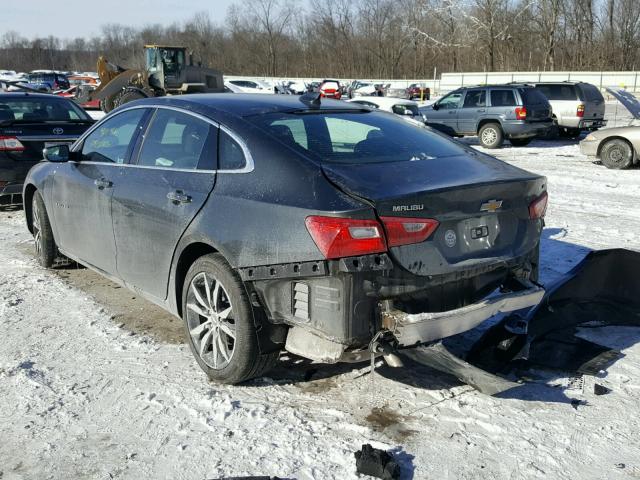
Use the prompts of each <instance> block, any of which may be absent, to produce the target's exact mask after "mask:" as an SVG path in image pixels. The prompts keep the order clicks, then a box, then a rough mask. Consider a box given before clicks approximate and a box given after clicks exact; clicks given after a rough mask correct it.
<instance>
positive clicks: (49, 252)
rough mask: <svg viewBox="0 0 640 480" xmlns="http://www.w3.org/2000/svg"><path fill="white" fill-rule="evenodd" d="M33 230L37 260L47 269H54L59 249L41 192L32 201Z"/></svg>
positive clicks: (35, 194) (34, 195) (36, 193)
mask: <svg viewBox="0 0 640 480" xmlns="http://www.w3.org/2000/svg"><path fill="white" fill-rule="evenodd" d="M31 229H32V231H33V239H34V241H35V245H36V259H37V260H38V263H39V264H40V265H42V266H43V267H45V268H51V267H53V264H54V262H55V260H56V255H57V252H58V248H57V247H56V242H55V241H54V239H53V230H51V223H50V222H49V216H48V215H47V210H46V208H45V206H44V201H43V200H42V196H41V195H40V192H38V191H36V192H34V194H33V198H32V200H31Z"/></svg>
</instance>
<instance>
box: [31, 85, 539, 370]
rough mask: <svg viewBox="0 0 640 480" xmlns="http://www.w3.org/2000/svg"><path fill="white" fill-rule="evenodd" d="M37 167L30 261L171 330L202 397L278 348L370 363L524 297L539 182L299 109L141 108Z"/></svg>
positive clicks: (342, 107)
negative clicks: (154, 316) (149, 308)
mask: <svg viewBox="0 0 640 480" xmlns="http://www.w3.org/2000/svg"><path fill="white" fill-rule="evenodd" d="M45 157H46V160H47V161H45V162H42V163H40V164H38V165H36V166H35V167H34V168H33V169H31V171H30V172H29V175H28V178H27V180H26V182H25V188H24V194H23V197H24V204H25V214H26V221H27V225H28V228H29V230H30V231H31V232H32V234H33V236H34V238H35V243H36V252H37V256H38V259H39V262H40V263H41V264H42V265H43V266H45V267H51V266H52V265H54V263H55V262H56V261H58V260H60V259H62V260H65V259H72V260H74V261H77V262H79V263H81V264H83V265H86V266H87V267H89V268H91V269H93V270H95V271H97V272H99V273H101V274H102V275H104V276H106V277H108V278H110V279H112V280H113V281H115V282H118V283H120V284H122V285H124V286H126V287H128V288H130V289H132V290H134V291H135V292H138V293H139V294H141V295H143V296H144V297H146V298H147V299H149V300H151V301H153V302H155V303H157V304H158V305H160V306H162V307H164V308H165V309H167V310H168V311H170V312H172V313H173V314H175V315H176V316H178V317H180V318H181V319H182V320H183V321H184V325H185V331H186V337H187V339H188V342H189V345H190V347H191V350H192V352H193V354H194V356H195V358H196V360H197V362H198V364H199V365H200V367H201V368H202V369H203V370H204V371H205V372H206V374H207V375H208V376H209V377H210V378H211V379H213V380H216V381H219V382H225V383H238V382H242V381H245V380H247V379H250V378H252V377H256V376H259V375H261V374H263V373H264V372H266V371H267V370H268V369H269V368H270V367H272V366H273V365H274V364H275V362H276V361H277V358H278V355H279V353H280V352H281V351H282V350H283V349H286V350H288V351H289V352H292V353H295V354H298V355H301V356H303V357H307V358H309V359H312V360H316V361H320V362H339V361H361V360H363V359H366V358H369V357H370V356H371V355H383V354H389V353H390V352H392V351H393V349H397V348H409V347H413V346H416V345H420V344H425V343H428V342H432V341H435V340H438V339H441V338H443V337H446V336H449V335H454V334H457V333H460V332H463V331H466V330H469V329H471V328H473V327H475V326H476V325H478V324H479V323H481V322H482V321H484V320H486V319H487V318H489V317H490V316H492V315H494V314H496V313H498V312H505V311H513V310H518V309H522V308H527V307H530V306H532V305H534V304H536V303H537V302H538V301H539V300H540V298H541V296H542V293H543V290H542V289H541V288H540V287H538V286H536V283H535V281H536V279H537V272H538V248H539V239H540V232H541V229H542V226H543V216H544V213H545V209H546V203H547V194H546V180H545V178H544V177H540V176H538V175H534V174H531V173H529V172H526V171H524V170H521V169H519V168H516V167H513V166H510V165H508V164H506V163H503V162H501V161H499V160H497V159H495V158H493V157H490V156H487V155H484V154H482V153H479V152H476V151H474V150H472V149H470V148H467V147H465V146H463V145H460V144H458V143H457V142H455V141H452V140H449V139H447V138H445V137H444V136H442V135H441V134H439V133H435V132H432V131H431V130H430V129H429V128H427V127H424V126H420V125H413V124H410V123H408V122H405V121H403V120H402V119H401V118H399V117H397V116H394V115H393V114H390V113H385V112H380V111H372V110H370V109H366V108H363V107H362V106H358V105H356V104H347V103H344V102H339V101H335V100H328V99H324V98H320V96H319V95H318V94H317V93H315V94H313V93H310V94H307V95H305V96H303V97H294V96H286V95H276V96H264V95H249V94H247V95H232V94H200V95H195V96H191V95H183V96H179V97H164V98H150V99H144V100H140V101H137V102H132V103H129V104H127V105H126V106H123V107H121V108H119V109H117V110H115V111H114V112H113V113H112V114H110V115H109V116H107V117H105V118H104V119H103V120H102V121H100V122H99V123H97V124H96V125H94V126H93V127H92V128H91V129H89V130H88V131H87V132H86V133H85V134H84V135H83V136H82V137H80V138H79V139H78V140H77V141H76V142H75V143H74V144H73V145H72V146H71V147H68V146H65V145H61V146H54V147H51V148H49V149H47V150H46V152H45Z"/></svg>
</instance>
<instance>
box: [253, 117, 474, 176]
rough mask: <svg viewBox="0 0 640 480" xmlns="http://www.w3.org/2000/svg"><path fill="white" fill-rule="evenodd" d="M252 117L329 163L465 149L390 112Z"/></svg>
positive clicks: (394, 158) (433, 154) (377, 160)
mask: <svg viewBox="0 0 640 480" xmlns="http://www.w3.org/2000/svg"><path fill="white" fill-rule="evenodd" d="M246 119H247V120H249V121H251V122H253V123H254V124H256V125H258V126H259V127H261V128H262V129H263V130H264V131H266V132H267V133H268V134H269V136H271V137H273V138H277V139H278V140H279V141H280V142H282V143H284V144H286V145H288V146H290V147H292V148H293V149H295V150H297V151H298V152H299V153H301V154H304V155H308V156H310V157H312V158H314V159H316V160H319V161H321V162H327V163H342V164H368V163H383V162H408V161H416V160H429V159H433V158H439V157H448V156H453V155H461V154H463V153H465V150H464V148H463V147H462V146H459V145H457V144H456V143H454V142H453V141H451V140H448V139H446V138H444V137H442V136H440V135H438V134H436V133H433V132H431V131H430V130H429V129H427V128H425V127H422V126H420V125H417V124H416V125H413V124H411V123H410V122H406V121H404V120H402V119H401V118H398V117H397V116H395V115H392V114H390V113H383V112H362V113H345V112H312V113H273V114H267V115H255V116H252V117H246Z"/></svg>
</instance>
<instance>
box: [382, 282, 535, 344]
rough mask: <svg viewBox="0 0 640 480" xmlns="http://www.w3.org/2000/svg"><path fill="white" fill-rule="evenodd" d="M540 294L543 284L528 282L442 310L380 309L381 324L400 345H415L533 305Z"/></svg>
mask: <svg viewBox="0 0 640 480" xmlns="http://www.w3.org/2000/svg"><path fill="white" fill-rule="evenodd" d="M543 296H544V289H543V288H541V287H536V286H531V287H530V288H527V289H526V290H521V291H518V292H510V293H504V294H501V295H497V296H493V297H489V298H485V299H483V300H481V301H480V302H477V303H474V304H472V305H467V306H465V307H462V308H457V309H455V310H449V311H446V312H437V313H432V312H427V313H417V314H409V313H405V312H402V311H400V310H387V311H383V312H382V326H383V328H385V329H387V330H389V331H391V332H393V333H394V335H395V337H396V338H397V340H398V342H399V344H400V346H404V347H408V346H413V345H419V344H422V343H426V342H432V341H434V340H439V339H441V338H446V337H450V336H452V335H456V334H458V333H462V332H466V331H467V330H471V329H472V328H474V327H476V326H478V325H480V324H481V323H482V322H484V321H485V320H487V319H489V318H491V317H492V316H494V315H496V314H498V313H505V312H513V311H515V310H521V309H525V308H529V307H533V306H535V305H537V304H538V303H540V300H542V297H543Z"/></svg>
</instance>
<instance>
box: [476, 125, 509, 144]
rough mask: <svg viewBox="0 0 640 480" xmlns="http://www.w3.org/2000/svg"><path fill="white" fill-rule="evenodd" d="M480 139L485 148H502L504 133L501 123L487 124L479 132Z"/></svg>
mask: <svg viewBox="0 0 640 480" xmlns="http://www.w3.org/2000/svg"><path fill="white" fill-rule="evenodd" d="M478 138H479V139H480V145H482V146H483V147H484V148H500V147H501V146H502V142H504V133H503V132H502V128H501V127H500V124H499V123H495V122H491V123H485V124H484V125H483V126H482V127H480V131H478Z"/></svg>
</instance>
